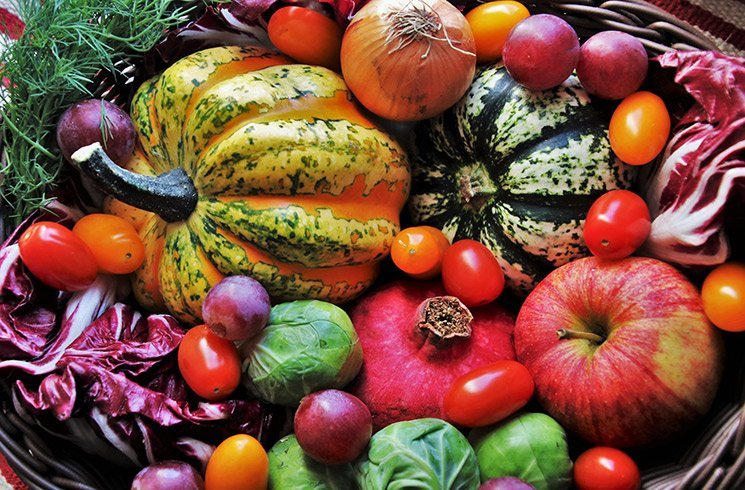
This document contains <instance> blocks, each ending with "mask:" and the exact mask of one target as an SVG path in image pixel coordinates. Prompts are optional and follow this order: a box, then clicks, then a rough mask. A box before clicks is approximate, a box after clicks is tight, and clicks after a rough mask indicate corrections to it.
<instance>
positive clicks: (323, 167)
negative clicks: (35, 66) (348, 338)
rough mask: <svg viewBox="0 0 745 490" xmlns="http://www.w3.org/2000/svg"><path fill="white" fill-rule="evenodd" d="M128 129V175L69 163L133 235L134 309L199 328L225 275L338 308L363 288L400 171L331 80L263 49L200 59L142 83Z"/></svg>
mask: <svg viewBox="0 0 745 490" xmlns="http://www.w3.org/2000/svg"><path fill="white" fill-rule="evenodd" d="M132 119H133V121H134V124H135V127H136V129H137V133H138V137H139V145H138V149H137V151H136V154H135V156H134V157H133V158H132V159H131V161H130V162H129V164H128V170H129V171H125V170H121V169H120V168H118V167H115V166H112V165H111V162H110V161H106V160H107V158H106V157H105V154H103V152H102V151H100V150H98V149H96V150H94V149H92V148H91V149H90V151H87V152H86V151H85V150H81V151H79V152H78V155H76V157H75V158H76V160H79V163H80V165H81V167H82V168H83V170H84V171H86V172H87V173H88V174H89V175H92V176H93V177H94V179H95V180H96V181H97V182H98V184H99V185H100V186H101V187H102V188H103V189H104V190H105V191H107V192H108V193H109V194H111V195H112V196H115V197H116V198H117V199H111V198H110V200H109V203H108V210H109V211H110V212H113V213H115V214H119V215H123V216H126V217H128V218H130V219H132V220H133V221H134V222H135V223H136V226H138V227H139V229H140V235H141V237H142V238H143V240H144V242H145V247H146V251H147V254H146V259H145V263H144V264H143V266H142V267H141V268H140V269H139V270H138V271H137V272H136V273H135V274H134V276H133V288H134V292H135V296H136V298H137V300H138V301H139V302H140V303H141V304H142V305H143V306H145V307H147V308H150V309H152V310H163V311H165V310H166V309H167V310H168V311H170V312H171V313H172V314H174V315H175V316H176V317H177V318H179V319H180V320H182V321H185V322H189V323H195V322H198V321H199V319H200V316H201V304H202V301H203V298H204V296H205V295H206V293H207V292H208V291H209V289H210V288H211V287H212V286H213V285H214V284H215V283H217V282H218V281H219V280H220V279H222V278H223V277H224V276H225V275H236V274H246V275H250V276H252V277H253V278H255V279H257V280H259V281H260V282H261V283H262V284H263V285H264V286H265V287H266V288H267V290H268V291H269V293H270V294H271V295H272V296H273V297H274V298H275V299H278V300H280V299H281V300H289V299H297V298H316V299H323V300H326V301H332V302H344V301H347V300H350V299H352V298H354V297H355V296H357V295H358V294H360V293H361V292H362V291H363V290H364V289H365V288H366V287H368V286H369V285H370V284H371V283H372V282H373V280H374V279H375V277H376V274H377V270H378V263H379V261H380V260H381V259H383V258H384V257H385V256H386V255H387V254H388V252H389V249H390V245H391V242H392V241H393V237H394V236H395V234H396V233H397V232H398V229H399V213H400V211H401V208H402V207H403V206H404V203H405V201H406V198H407V195H408V191H409V185H410V175H409V167H408V162H407V159H406V155H405V153H404V152H403V150H402V149H401V147H400V146H399V145H398V144H397V143H396V142H395V141H394V140H393V139H392V138H391V137H389V136H388V135H387V134H386V133H384V132H382V131H381V130H379V129H377V128H376V127H375V126H374V124H372V123H371V122H370V121H369V120H368V119H367V118H366V117H365V116H364V115H363V114H362V113H361V112H360V110H359V109H358V107H357V106H356V105H355V104H354V103H353V102H352V100H351V95H350V92H349V91H348V89H347V87H346V85H345V84H344V82H343V80H342V79H341V78H340V77H339V76H338V75H337V74H335V73H334V72H332V71H330V70H327V69H325V68H319V67H312V66H307V65H297V64H287V60H286V59H284V58H282V57H281V56H279V55H277V54H275V53H273V52H270V51H267V50H265V49H263V48H257V47H219V48H211V49H207V50H204V51H200V52H198V53H195V54H193V55H190V56H188V57H186V58H184V59H182V60H180V61H178V62H176V63H175V64H173V65H172V66H171V67H169V68H168V69H167V70H166V71H165V72H164V73H163V74H162V75H160V76H159V77H155V78H153V79H151V80H149V81H147V82H146V83H144V84H143V85H142V87H140V88H139V90H138V91H137V93H136V95H135V97H134V100H133V102H132ZM125 203H126V204H125ZM132 206H134V207H136V208H138V209H135V208H134V207H132Z"/></svg>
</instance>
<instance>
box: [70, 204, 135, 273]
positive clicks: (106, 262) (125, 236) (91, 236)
mask: <svg viewBox="0 0 745 490" xmlns="http://www.w3.org/2000/svg"><path fill="white" fill-rule="evenodd" d="M72 232H73V233H74V234H75V235H77V236H78V237H79V238H80V239H81V240H83V242H85V244H86V245H88V248H90V249H91V252H92V253H93V257H94V258H95V259H96V263H97V264H98V268H99V269H100V270H101V271H103V272H106V273H108V274H129V273H130V272H134V271H135V270H136V269H137V268H138V267H140V265H142V262H143V261H144V260H145V245H144V244H143V243H142V239H141V238H140V235H139V234H138V233H137V230H135V227H134V225H133V224H132V223H131V222H129V221H127V220H125V219H124V218H120V217H119V216H114V215H111V214H103V213H94V214H89V215H86V216H83V217H82V218H81V219H79V220H78V222H77V223H75V226H74V227H73V229H72Z"/></svg>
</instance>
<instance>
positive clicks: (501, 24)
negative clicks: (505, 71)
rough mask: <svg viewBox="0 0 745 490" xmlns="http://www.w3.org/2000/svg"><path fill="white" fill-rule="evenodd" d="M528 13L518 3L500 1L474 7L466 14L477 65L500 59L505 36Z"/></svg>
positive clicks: (509, 0)
mask: <svg viewBox="0 0 745 490" xmlns="http://www.w3.org/2000/svg"><path fill="white" fill-rule="evenodd" d="M528 17H530V12H529V11H528V9H527V8H525V6H524V5H523V4H522V3H520V2H513V1H511V0H504V1H503V0H500V1H496V2H488V3H483V4H481V5H479V6H478V7H475V8H474V9H473V10H471V11H470V12H468V13H467V14H466V20H467V21H468V24H469V25H470V26H471V31H472V32H473V38H474V41H475V42H476V60H477V61H478V62H479V63H488V62H491V61H496V60H498V59H499V58H501V57H502V48H503V47H504V41H505V40H506V39H507V35H508V34H509V33H510V31H511V30H512V28H513V27H515V25H517V23H518V22H520V21H521V20H523V19H526V18H528Z"/></svg>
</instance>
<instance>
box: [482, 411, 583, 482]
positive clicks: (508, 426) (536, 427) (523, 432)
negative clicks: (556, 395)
mask: <svg viewBox="0 0 745 490" xmlns="http://www.w3.org/2000/svg"><path fill="white" fill-rule="evenodd" d="M468 439H469V440H470V441H471V444H472V445H473V447H474V449H475V450H476V457H477V458H478V461H479V469H480V470H481V479H482V480H483V481H486V480H489V479H491V478H499V477H502V476H515V477H517V478H520V479H521V480H524V481H526V482H528V483H530V484H531V485H533V486H534V487H535V488H536V489H537V490H544V489H551V490H553V489H562V488H568V487H569V484H570V483H571V481H572V460H571V459H570V458H569V453H568V449H567V441H566V433H565V432H564V429H563V428H562V427H561V426H560V425H559V424H558V422H556V421H555V420H554V419H552V418H551V417H549V416H548V415H545V414H542V413H525V414H521V415H517V416H515V417H512V418H510V419H508V420H506V421H504V422H502V423H500V424H498V425H496V426H490V427H483V428H480V429H475V430H473V431H471V433H470V434H469V436H468Z"/></svg>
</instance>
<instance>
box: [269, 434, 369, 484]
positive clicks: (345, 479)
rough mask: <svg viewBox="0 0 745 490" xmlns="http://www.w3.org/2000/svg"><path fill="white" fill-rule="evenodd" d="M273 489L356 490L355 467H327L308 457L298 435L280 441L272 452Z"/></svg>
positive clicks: (270, 476)
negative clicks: (299, 442) (298, 440)
mask: <svg viewBox="0 0 745 490" xmlns="http://www.w3.org/2000/svg"><path fill="white" fill-rule="evenodd" d="M268 456H269V488H270V489H272V490H354V489H356V488H357V483H356V481H355V479H354V471H353V469H352V465H350V464H343V465H335V466H327V465H324V464H321V463H317V462H315V461H313V460H312V459H311V458H309V457H308V456H306V455H305V453H304V452H303V449H302V448H301V447H300V445H299V444H298V442H297V438H296V437H295V435H294V434H290V435H289V436H286V437H283V438H282V439H280V440H279V441H278V442H277V443H276V444H275V445H274V446H273V447H272V449H271V450H270V451H269V453H268Z"/></svg>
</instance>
